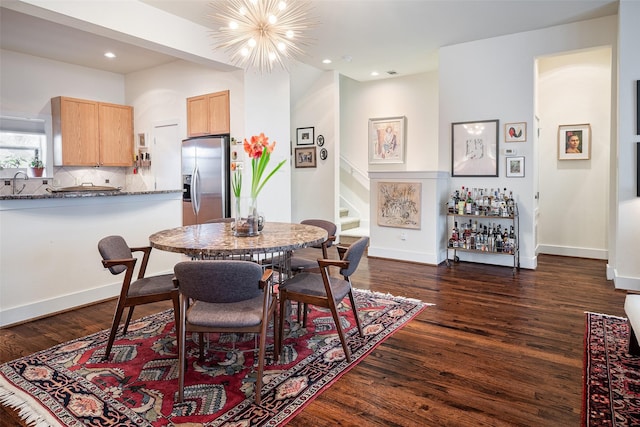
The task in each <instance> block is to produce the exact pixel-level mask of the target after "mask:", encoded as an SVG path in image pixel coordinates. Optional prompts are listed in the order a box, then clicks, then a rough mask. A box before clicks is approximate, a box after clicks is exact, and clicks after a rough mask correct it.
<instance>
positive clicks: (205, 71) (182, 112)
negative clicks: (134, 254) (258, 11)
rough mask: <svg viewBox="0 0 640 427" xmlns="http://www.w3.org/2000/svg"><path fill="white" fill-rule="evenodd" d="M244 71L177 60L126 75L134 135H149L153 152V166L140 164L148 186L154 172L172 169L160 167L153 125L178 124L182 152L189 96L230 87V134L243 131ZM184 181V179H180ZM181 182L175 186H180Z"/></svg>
mask: <svg viewBox="0 0 640 427" xmlns="http://www.w3.org/2000/svg"><path fill="white" fill-rule="evenodd" d="M243 79H244V73H243V72H242V71H240V70H238V71H234V72H222V71H217V70H213V69H211V68H209V67H205V66H202V65H198V64H194V63H191V62H187V61H183V60H177V61H174V62H171V63H169V64H165V65H161V66H159V67H154V68H150V69H147V70H143V71H138V72H135V73H130V74H128V75H126V77H125V84H126V86H125V93H126V100H127V103H128V104H129V105H133V106H134V110H133V112H134V122H133V123H134V135H135V136H136V141H137V139H138V134H139V133H144V134H146V135H147V136H148V137H149V143H148V144H147V145H148V147H149V148H148V151H149V153H150V155H151V159H152V160H151V168H149V169H145V168H141V169H140V170H139V175H140V176H141V177H142V178H143V179H144V181H145V184H146V188H148V189H154V181H155V176H156V175H158V174H162V173H167V172H169V173H170V171H160V170H158V169H157V166H156V165H158V164H166V163H167V162H162V163H160V162H157V161H155V162H154V160H159V159H157V157H155V156H154V152H153V148H154V147H153V143H152V142H153V138H154V127H155V126H156V125H158V124H159V123H161V124H163V125H166V124H170V123H173V124H177V126H178V138H177V139H176V141H175V144H176V147H174V148H175V149H176V153H177V155H178V156H180V145H181V141H182V140H183V139H185V138H186V137H187V98H189V97H192V96H197V95H204V94H206V93H212V92H219V91H223V90H229V104H230V112H231V135H232V136H236V137H240V136H241V135H243V134H244V113H243V110H244V81H243ZM177 168H178V169H177V171H176V173H177V174H180V162H179V161H178V162H177ZM180 182H181V181H180ZM180 186H181V184H180V185H179V186H177V187H175V186H174V187H173V188H172V189H176V188H180Z"/></svg>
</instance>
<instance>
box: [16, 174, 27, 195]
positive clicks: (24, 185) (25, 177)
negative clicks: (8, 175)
mask: <svg viewBox="0 0 640 427" xmlns="http://www.w3.org/2000/svg"><path fill="white" fill-rule="evenodd" d="M20 174H22V175H24V180H25V181H26V180H28V179H29V175H27V174H26V173H25V172H23V171H18V172H16V174H15V175H13V190H12V194H20V193H22V191H23V190H24V187H26V186H27V184H22V188H21V189H20V191H18V192H17V193H16V180H17V179H18V175H20Z"/></svg>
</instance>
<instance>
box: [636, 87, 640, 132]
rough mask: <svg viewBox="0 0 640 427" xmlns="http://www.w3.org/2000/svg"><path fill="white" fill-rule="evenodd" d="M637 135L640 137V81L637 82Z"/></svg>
mask: <svg viewBox="0 0 640 427" xmlns="http://www.w3.org/2000/svg"><path fill="white" fill-rule="evenodd" d="M636 135H640V80H636Z"/></svg>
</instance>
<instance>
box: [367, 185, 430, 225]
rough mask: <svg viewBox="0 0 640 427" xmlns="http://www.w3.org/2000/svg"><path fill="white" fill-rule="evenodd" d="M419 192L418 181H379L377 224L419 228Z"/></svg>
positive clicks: (420, 189) (420, 188) (420, 190)
mask: <svg viewBox="0 0 640 427" xmlns="http://www.w3.org/2000/svg"><path fill="white" fill-rule="evenodd" d="M421 194H422V184H421V183H419V182H379V183H378V225H379V226H381V227H396V228H412V229H418V230H419V229H420V217H421V216H422V213H421V204H420V199H421Z"/></svg>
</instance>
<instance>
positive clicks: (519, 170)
mask: <svg viewBox="0 0 640 427" xmlns="http://www.w3.org/2000/svg"><path fill="white" fill-rule="evenodd" d="M506 159H507V168H506V170H507V178H521V177H524V157H506Z"/></svg>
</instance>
